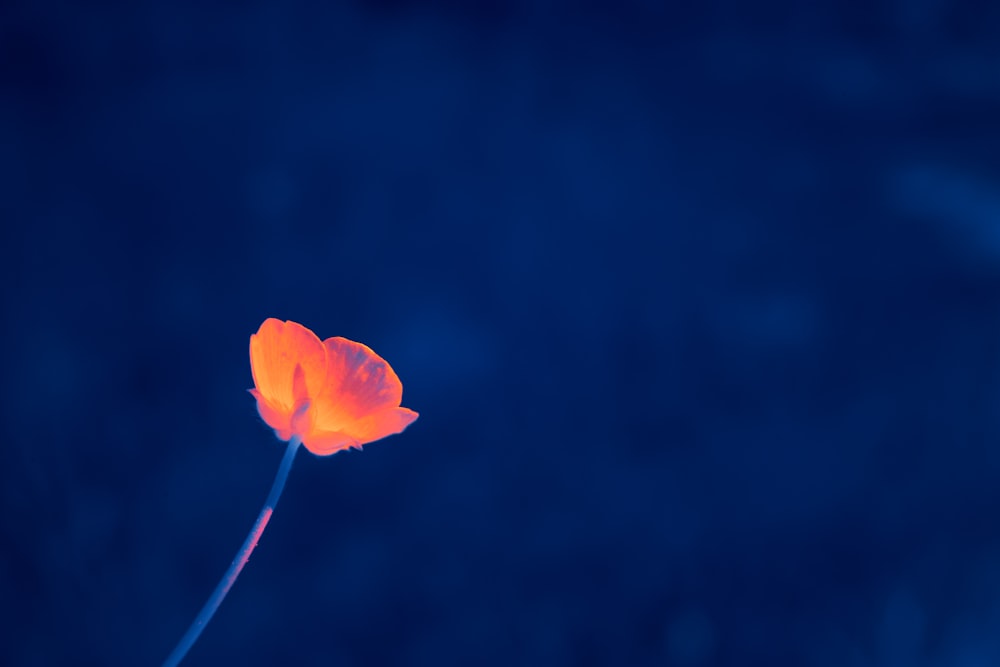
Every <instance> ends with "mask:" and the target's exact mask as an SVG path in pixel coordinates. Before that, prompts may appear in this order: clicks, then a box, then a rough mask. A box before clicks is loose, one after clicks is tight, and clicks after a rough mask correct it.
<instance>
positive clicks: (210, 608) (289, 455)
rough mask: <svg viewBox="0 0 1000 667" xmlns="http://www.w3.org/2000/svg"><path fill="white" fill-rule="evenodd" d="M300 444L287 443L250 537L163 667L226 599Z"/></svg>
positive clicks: (170, 666)
mask: <svg viewBox="0 0 1000 667" xmlns="http://www.w3.org/2000/svg"><path fill="white" fill-rule="evenodd" d="M301 442H302V441H301V440H300V439H299V438H298V437H297V436H296V437H293V438H292V439H291V440H290V441H289V442H288V449H286V450H285V456H284V458H282V459H281V465H280V466H278V474H276V475H275V476H274V484H272V485H271V492H270V493H268V494H267V500H265V501H264V508H263V509H261V511H260V515H259V516H258V517H257V521H256V522H255V523H254V525H253V528H251V529H250V534H249V535H247V539H246V541H244V542H243V546H242V547H240V550H239V552H238V553H237V554H236V558H234V559H233V562H232V564H231V565H230V566H229V569H228V570H226V573H225V574H224V575H222V581H220V582H219V585H218V586H216V587H215V590H214V591H213V592H212V595H211V597H209V598H208V602H206V603H205V606H204V607H202V608H201V611H200V612H198V616H196V617H195V619H194V622H193V623H191V627H189V628H188V631H187V632H185V633H184V636H183V637H181V640H180V641H179V642H178V643H177V647H176V648H175V649H174V650H173V652H172V653H171V654H170V655H169V656H168V657H167V659H166V660H165V661H164V663H163V667H176V666H177V665H179V664H180V662H181V660H183V659H184V656H185V655H187V652H188V651H190V650H191V647H192V646H193V645H194V643H195V641H197V639H198V636H199V635H200V634H201V631H202V630H204V629H205V626H206V625H208V622H209V621H210V620H211V619H212V615H213V614H215V610H216V609H218V608H219V605H220V604H221V603H222V600H223V598H225V597H226V593H228V592H229V589H230V588H232V587H233V583H234V582H235V581H236V577H238V576H240V572H241V571H242V570H243V566H244V565H246V564H247V561H248V560H249V559H250V553H251V552H252V551H253V550H254V547H256V546H257V542H258V541H259V540H260V536H261V534H262V533H263V532H264V529H265V528H266V527H267V522H268V521H270V520H271V514H272V513H273V512H274V506H275V505H277V504H278V498H280V497H281V491H282V490H283V489H284V488H285V480H287V479H288V471H289V470H291V469H292V461H293V460H294V459H295V452H296V451H298V449H299V445H300V444H301Z"/></svg>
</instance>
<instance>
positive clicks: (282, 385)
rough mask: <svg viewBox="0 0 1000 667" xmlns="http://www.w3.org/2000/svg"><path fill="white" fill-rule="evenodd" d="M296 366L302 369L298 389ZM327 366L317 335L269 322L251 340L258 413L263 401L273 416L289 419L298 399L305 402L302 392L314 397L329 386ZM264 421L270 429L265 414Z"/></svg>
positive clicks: (293, 325) (300, 328) (293, 324)
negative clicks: (283, 416)
mask: <svg viewBox="0 0 1000 667" xmlns="http://www.w3.org/2000/svg"><path fill="white" fill-rule="evenodd" d="M296 366H301V367H302V371H301V372H302V378H301V380H300V383H299V386H298V387H296V382H295V375H296V371H295V369H296ZM326 366H327V364H326V348H325V347H324V346H323V343H322V342H321V341H320V339H319V338H317V336H316V334H314V333H313V332H312V331H310V330H309V329H307V328H305V327H304V326H302V325H301V324H297V323H295V322H282V321H281V320H276V319H274V318H269V319H267V320H264V323H263V324H261V325H260V329H258V330H257V333H256V334H254V335H252V336H250V368H251V370H252V372H253V381H254V385H256V387H257V394H255V396H256V397H257V403H258V409H259V410H260V409H261V408H260V404H261V399H263V400H264V402H265V403H266V404H267V407H268V409H269V411H270V412H278V413H283V414H286V415H288V417H289V419H290V418H291V416H292V414H293V413H294V412H295V409H296V398H299V399H300V401H301V399H302V398H303V397H302V395H301V393H302V392H303V388H304V391H305V393H306V394H307V395H308V396H309V397H312V396H316V395H318V394H319V393H320V391H321V390H322V389H323V387H324V386H325V385H326ZM296 389H298V390H299V392H300V395H299V396H298V397H296ZM300 405H301V403H300ZM261 417H263V418H264V421H266V422H267V423H268V424H269V425H271V422H270V421H268V418H267V417H265V416H264V413H263V411H262V412H261Z"/></svg>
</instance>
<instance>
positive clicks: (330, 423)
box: [312, 337, 403, 433]
mask: <svg viewBox="0 0 1000 667" xmlns="http://www.w3.org/2000/svg"><path fill="white" fill-rule="evenodd" d="M323 345H324V347H325V348H326V351H327V366H326V368H327V376H326V381H327V387H326V390H325V391H324V392H322V393H321V394H320V395H319V396H317V397H316V399H315V400H314V401H313V408H312V409H313V411H314V413H315V415H314V419H315V421H314V422H313V428H314V429H316V430H317V431H327V432H338V433H348V432H350V430H349V428H348V427H349V426H350V425H351V424H352V423H353V422H355V421H357V420H359V419H361V418H362V417H366V416H367V415H370V414H373V413H376V412H379V411H381V410H384V409H386V408H395V407H399V403H400V401H401V400H402V399H403V383H401V382H400V381H399V377H398V376H397V375H396V373H395V371H393V370H392V368H391V367H390V366H389V364H388V363H387V362H386V361H385V359H383V358H382V357H380V356H378V355H377V354H375V353H374V352H372V350H371V348H369V347H368V346H366V345H362V344H361V343H355V342H354V341H351V340H347V339H346V338H340V337H336V338H327V339H326V340H325V341H323Z"/></svg>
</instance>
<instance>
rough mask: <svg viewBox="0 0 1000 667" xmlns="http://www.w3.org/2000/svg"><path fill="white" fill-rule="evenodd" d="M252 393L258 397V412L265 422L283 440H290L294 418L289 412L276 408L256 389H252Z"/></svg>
mask: <svg viewBox="0 0 1000 667" xmlns="http://www.w3.org/2000/svg"><path fill="white" fill-rule="evenodd" d="M250 393H251V394H253V397H254V398H256V399H257V412H258V413H259V414H260V418H261V419H263V420H264V423H265V424H267V425H268V426H270V427H271V428H273V429H274V431H275V433H277V434H278V438H280V439H281V440H289V439H290V438H291V437H292V418H291V416H290V415H289V414H288V413H287V412H283V411H281V410H278V409H276V408H275V407H274V406H272V405H271V404H270V403H268V402H267V400H266V399H265V398H264V397H263V396H261V394H260V392H259V391H257V390H256V389H251V390H250Z"/></svg>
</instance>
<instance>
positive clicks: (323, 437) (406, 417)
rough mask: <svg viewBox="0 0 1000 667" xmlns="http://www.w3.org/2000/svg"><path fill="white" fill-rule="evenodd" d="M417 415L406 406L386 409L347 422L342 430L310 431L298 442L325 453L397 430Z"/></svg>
mask: <svg viewBox="0 0 1000 667" xmlns="http://www.w3.org/2000/svg"><path fill="white" fill-rule="evenodd" d="M418 416H419V415H418V414H417V413H416V412H414V411H413V410H409V409H407V408H386V409H384V410H381V411H379V412H375V413H373V414H370V415H368V416H366V417H363V418H361V419H359V420H357V421H355V422H353V423H351V424H350V425H348V426H347V427H346V428H345V430H344V431H313V432H311V433H309V434H308V435H306V436H305V438H304V439H303V440H302V444H303V445H304V446H305V448H306V449H308V450H309V451H310V452H312V453H313V454H316V455H317V456H327V455H329V454H333V453H334V452H338V451H340V450H341V449H347V448H348V447H358V448H360V447H361V445H366V444H368V443H370V442H375V441H376V440H381V439H382V438H384V437H386V436H389V435H394V434H396V433H401V432H402V431H403V429H405V428H406V427H407V426H409V425H410V424H412V423H413V421H414V420H415V419H416V418H417V417H418Z"/></svg>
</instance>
